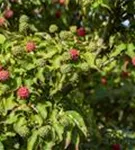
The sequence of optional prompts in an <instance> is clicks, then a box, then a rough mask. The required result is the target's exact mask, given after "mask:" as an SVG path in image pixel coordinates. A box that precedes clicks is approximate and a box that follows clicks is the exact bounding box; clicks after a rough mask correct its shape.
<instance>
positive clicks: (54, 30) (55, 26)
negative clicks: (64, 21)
mask: <svg viewBox="0 0 135 150" xmlns="http://www.w3.org/2000/svg"><path fill="white" fill-rule="evenodd" d="M56 31H58V26H57V25H55V24H52V25H50V27H49V32H50V33H55V32H56Z"/></svg>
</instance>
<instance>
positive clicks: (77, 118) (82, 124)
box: [65, 111, 87, 136]
mask: <svg viewBox="0 0 135 150" xmlns="http://www.w3.org/2000/svg"><path fill="white" fill-rule="evenodd" d="M65 114H66V115H67V116H68V117H69V118H70V119H72V120H73V121H74V122H75V124H76V125H77V127H78V128H79V129H80V130H81V131H82V132H83V134H84V135H85V136H87V128H86V125H85V122H84V120H83V118H82V116H81V115H80V114H79V113H78V112H76V111H66V112H65Z"/></svg>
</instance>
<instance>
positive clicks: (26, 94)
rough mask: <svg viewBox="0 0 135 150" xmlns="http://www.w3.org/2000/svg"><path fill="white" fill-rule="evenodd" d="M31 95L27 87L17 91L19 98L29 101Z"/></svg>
mask: <svg viewBox="0 0 135 150" xmlns="http://www.w3.org/2000/svg"><path fill="white" fill-rule="evenodd" d="M29 95H30V92H29V89H28V88H27V87H25V86H23V87H20V88H19V89H18V91H17V96H18V97H19V98H21V99H27V98H28V97H29Z"/></svg>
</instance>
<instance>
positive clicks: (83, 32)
mask: <svg viewBox="0 0 135 150" xmlns="http://www.w3.org/2000/svg"><path fill="white" fill-rule="evenodd" d="M77 35H78V36H85V35H86V31H85V29H84V28H83V27H81V28H79V29H77Z"/></svg>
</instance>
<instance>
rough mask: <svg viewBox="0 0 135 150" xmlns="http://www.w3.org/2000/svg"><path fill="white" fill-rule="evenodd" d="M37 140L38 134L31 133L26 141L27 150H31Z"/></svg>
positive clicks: (35, 132)
mask: <svg viewBox="0 0 135 150" xmlns="http://www.w3.org/2000/svg"><path fill="white" fill-rule="evenodd" d="M37 139H38V132H37V131H33V133H32V135H31V136H30V138H29V139H28V144H27V150H33V149H34V147H35V144H36V141H37Z"/></svg>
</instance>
